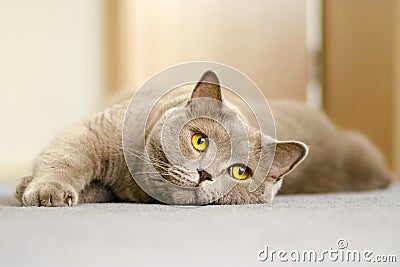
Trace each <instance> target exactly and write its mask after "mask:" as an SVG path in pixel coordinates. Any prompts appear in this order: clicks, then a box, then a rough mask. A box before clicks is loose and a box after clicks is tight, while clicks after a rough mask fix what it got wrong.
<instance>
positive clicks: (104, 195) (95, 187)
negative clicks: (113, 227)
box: [79, 181, 118, 203]
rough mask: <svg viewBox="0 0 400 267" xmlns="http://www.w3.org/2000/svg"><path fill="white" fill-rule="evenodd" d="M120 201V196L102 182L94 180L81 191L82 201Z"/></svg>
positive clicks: (80, 198)
mask: <svg viewBox="0 0 400 267" xmlns="http://www.w3.org/2000/svg"><path fill="white" fill-rule="evenodd" d="M113 201H118V198H117V197H116V196H115V195H114V194H113V193H112V192H111V190H110V189H108V188H107V187H105V186H104V185H103V184H102V183H100V182H97V181H93V182H92V183H90V184H89V185H87V186H86V187H85V188H84V189H83V190H82V192H80V197H79V202H80V203H101V202H113Z"/></svg>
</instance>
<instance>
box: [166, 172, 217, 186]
mask: <svg viewBox="0 0 400 267" xmlns="http://www.w3.org/2000/svg"><path fill="white" fill-rule="evenodd" d="M162 176H163V177H164V178H165V179H166V180H167V181H169V182H171V183H172V184H174V185H177V186H181V187H199V186H203V185H207V184H210V183H212V182H213V181H214V180H213V178H212V175H211V174H209V173H208V172H207V171H205V170H202V169H198V170H197V175H196V174H195V173H190V174H189V173H186V172H183V171H181V170H177V169H175V168H173V169H172V168H171V169H170V170H169V171H168V173H163V174H162ZM196 176H197V177H196Z"/></svg>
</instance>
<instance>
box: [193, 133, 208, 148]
mask: <svg viewBox="0 0 400 267" xmlns="http://www.w3.org/2000/svg"><path fill="white" fill-rule="evenodd" d="M192 145H193V147H194V149H196V150H198V151H204V150H206V148H207V146H208V138H207V136H205V135H204V134H200V133H197V134H194V135H193V136H192Z"/></svg>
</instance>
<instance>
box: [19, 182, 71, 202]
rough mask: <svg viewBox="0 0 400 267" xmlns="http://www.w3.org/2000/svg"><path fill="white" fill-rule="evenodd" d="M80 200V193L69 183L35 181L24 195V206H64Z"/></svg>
mask: <svg viewBox="0 0 400 267" xmlns="http://www.w3.org/2000/svg"><path fill="white" fill-rule="evenodd" d="M77 202H78V193H77V192H76V190H75V189H74V188H73V187H72V186H71V185H69V184H66V183H60V182H57V181H33V182H31V183H30V184H29V185H28V186H27V187H26V189H25V192H24V194H23V195H22V204H23V205H24V206H45V207H64V206H73V205H76V204H77Z"/></svg>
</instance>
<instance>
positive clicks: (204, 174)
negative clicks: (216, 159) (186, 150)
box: [197, 169, 212, 184]
mask: <svg viewBox="0 0 400 267" xmlns="http://www.w3.org/2000/svg"><path fill="white" fill-rule="evenodd" d="M197 172H198V173H199V184H200V183H201V182H203V181H205V180H209V181H212V176H211V174H209V173H208V172H206V171H205V170H202V169H197Z"/></svg>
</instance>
